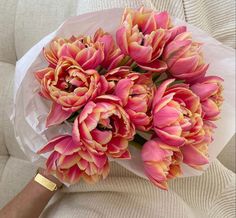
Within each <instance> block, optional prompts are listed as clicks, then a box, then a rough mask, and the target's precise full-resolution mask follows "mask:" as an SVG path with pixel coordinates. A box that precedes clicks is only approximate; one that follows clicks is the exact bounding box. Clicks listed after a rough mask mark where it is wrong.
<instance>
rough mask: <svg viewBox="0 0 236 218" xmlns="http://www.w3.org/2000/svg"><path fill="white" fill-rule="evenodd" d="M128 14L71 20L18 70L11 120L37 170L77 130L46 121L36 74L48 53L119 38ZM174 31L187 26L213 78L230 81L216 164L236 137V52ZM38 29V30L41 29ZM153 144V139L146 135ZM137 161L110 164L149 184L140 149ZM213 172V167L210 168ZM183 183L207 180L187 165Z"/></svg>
mask: <svg viewBox="0 0 236 218" xmlns="http://www.w3.org/2000/svg"><path fill="white" fill-rule="evenodd" d="M122 13H123V9H110V10H104V11H99V12H94V13H89V14H84V15H80V16H75V17H71V18H69V19H68V20H66V21H65V22H64V23H63V24H62V25H61V26H60V27H59V28H58V29H57V30H55V31H54V32H52V33H51V34H49V35H47V36H45V37H44V38H43V39H42V40H41V41H39V42H38V43H37V44H36V45H34V46H33V47H32V48H31V49H30V50H29V51H28V52H27V53H26V54H25V55H24V56H23V57H22V58H21V59H20V60H19V61H18V62H17V64H16V73H15V83H14V108H13V113H12V116H11V120H12V122H13V125H14V130H15V135H16V138H17V141H18V143H19V145H20V147H21V148H22V150H23V151H24V152H25V154H26V155H27V157H28V158H29V159H30V160H31V161H32V162H33V163H34V164H35V165H37V166H44V164H45V158H47V157H48V154H41V155H39V154H37V153H36V152H37V151H38V150H39V149H40V148H42V146H43V145H45V144H46V143H47V142H48V141H49V140H50V139H52V138H53V137H55V136H57V135H59V134H65V133H68V134H69V133H70V132H71V129H72V124H70V123H68V122H65V123H64V124H63V125H60V126H54V127H50V128H46V125H45V123H46V118H47V115H48V113H49V110H50V102H49V101H45V100H42V98H41V97H40V96H39V94H38V91H39V88H40V85H39V83H38V82H37V80H36V79H35V77H34V72H35V71H37V70H39V69H42V68H43V67H46V66H47V65H48V63H47V62H46V61H45V59H44V57H43V54H42V49H43V47H45V46H46V45H47V44H48V43H49V42H50V41H51V40H52V39H53V38H55V37H70V36H72V35H93V34H94V32H95V31H96V30H97V29H98V28H100V27H101V28H103V29H104V30H105V31H107V32H109V33H111V34H112V35H113V36H115V32H116V30H117V28H118V27H119V25H120V21H121V16H122ZM172 21H173V23H174V25H178V26H180V25H186V26H187V30H188V31H189V32H192V35H193V39H194V40H196V41H199V42H202V43H204V44H203V53H204V57H205V61H206V63H209V64H210V67H209V70H208V72H207V74H208V75H217V76H220V77H222V78H223V79H224V83H223V86H224V99H225V100H224V104H223V106H222V111H221V119H220V120H218V121H217V122H216V125H217V129H216V131H215V134H214V141H213V143H211V144H210V145H209V160H210V162H212V161H213V160H214V159H216V157H217V155H218V154H219V153H220V152H221V150H222V149H223V148H224V146H225V145H226V144H227V143H228V141H229V140H230V138H231V137H232V136H233V135H234V133H235V123H234V121H235V84H234V83H235V71H234V70H235V66H234V64H235V61H234V60H235V56H234V54H235V53H234V50H233V49H232V48H229V47H227V46H224V45H223V44H221V43H220V42H218V41H217V40H215V39H214V38H212V37H210V36H209V35H208V34H207V33H205V32H203V31H202V30H200V29H198V28H196V27H194V26H192V25H190V24H188V23H186V22H184V21H182V20H179V19H176V18H172ZM36 28H37V27H36ZM143 137H144V138H146V139H149V137H150V136H149V135H148V134H146V135H143ZM129 150H130V152H131V155H132V158H131V160H119V159H114V160H113V159H110V161H116V162H117V163H118V164H120V165H121V166H123V167H125V168H126V169H128V170H129V171H131V172H133V173H135V174H136V175H138V176H140V177H143V178H147V177H146V176H145V174H144V169H143V165H142V160H141V155H140V149H138V148H136V147H133V146H130V147H129ZM206 167H207V166H206ZM182 169H183V175H182V176H183V177H188V176H196V175H201V174H202V173H203V171H198V170H195V169H193V168H191V167H189V166H187V165H185V164H182Z"/></svg>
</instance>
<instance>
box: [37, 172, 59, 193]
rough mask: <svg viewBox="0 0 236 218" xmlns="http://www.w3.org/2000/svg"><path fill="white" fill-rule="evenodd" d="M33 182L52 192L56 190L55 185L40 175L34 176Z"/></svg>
mask: <svg viewBox="0 0 236 218" xmlns="http://www.w3.org/2000/svg"><path fill="white" fill-rule="evenodd" d="M34 181H35V182H37V183H39V184H40V185H42V186H43V187H45V188H46V189H48V190H50V191H52V192H53V191H56V190H57V184H56V183H54V182H52V181H51V180H49V179H47V178H46V177H44V176H42V175H41V174H40V173H37V174H36V176H35V177H34Z"/></svg>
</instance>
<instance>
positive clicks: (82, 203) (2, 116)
mask: <svg viewBox="0 0 236 218" xmlns="http://www.w3.org/2000/svg"><path fill="white" fill-rule="evenodd" d="M140 5H144V6H147V7H151V8H155V9H157V10H168V11H169V12H170V13H171V14H172V15H173V16H175V17H179V18H180V19H185V20H186V21H188V22H190V23H192V24H194V25H196V26H198V27H200V28H202V29H203V30H205V31H207V32H208V33H209V34H211V35H212V36H213V37H215V38H216V39H218V40H220V41H221V42H222V43H224V44H226V45H229V46H231V47H235V35H234V34H235V27H234V25H235V24H234V18H235V8H234V0H226V1H221V0H174V1H172V0H147V1H144V0H66V1H64V0H50V1H49V0H40V1H38V0H0V207H2V206H3V205H4V204H5V203H6V202H7V201H9V200H10V199H11V198H12V197H13V196H15V195H16V193H17V192H19V191H20V190H21V189H22V187H23V186H24V185H25V184H26V183H27V182H28V181H29V180H30V179H31V178H32V176H33V175H34V172H35V168H34V167H33V166H32V164H31V163H30V162H28V161H27V160H26V157H25V155H24V154H23V152H22V151H21V149H20V148H19V145H18V144H17V142H16V140H15V137H14V133H13V128H12V126H11V124H10V121H9V114H10V111H11V107H12V87H13V76H14V69H15V66H14V65H15V62H16V61H17V60H18V59H19V58H21V57H22V56H23V55H24V53H25V52H26V51H27V50H28V49H29V48H30V47H32V46H33V45H34V44H35V43H36V42H37V41H38V40H40V39H41V38H42V37H43V36H45V35H47V34H48V33H50V32H51V31H53V30H54V29H55V28H57V27H58V26H59V25H60V24H61V22H63V21H64V20H65V19H66V18H68V17H69V16H73V15H78V14H83V13H87V12H91V11H96V10H102V9H108V8H112V7H126V6H130V7H139V6H140ZM233 151H235V142H234V141H233V140H232V141H231V142H230V143H229V144H228V145H227V146H226V147H225V149H224V150H223V152H222V153H221V154H220V156H219V159H220V161H221V162H222V163H223V164H224V165H225V166H226V167H228V168H229V169H231V170H233V171H235V155H234V152H233ZM234 183H235V174H234V173H233V172H232V171H230V170H228V169H227V168H225V167H224V166H223V165H222V164H221V163H220V162H219V161H215V162H214V163H213V164H212V165H211V166H210V167H209V169H208V170H207V171H206V172H205V173H204V175H202V176H199V177H192V178H182V179H178V180H174V181H172V182H171V183H170V191H169V192H164V191H161V190H159V189H157V188H155V187H153V186H152V185H151V184H150V183H149V182H147V181H146V180H143V179H141V178H138V177H137V176H135V175H134V174H132V173H130V172H128V171H127V170H125V169H123V168H122V167H120V166H118V165H117V164H114V163H113V164H112V169H111V174H110V176H109V177H108V179H106V180H105V181H102V182H101V183H99V184H97V185H95V186H90V185H86V184H84V183H83V182H81V183H79V184H78V185H74V186H71V187H70V188H64V189H63V190H62V191H61V192H60V193H58V194H57V195H56V196H55V197H54V198H53V199H52V201H50V204H49V206H48V207H47V209H46V210H45V211H44V213H43V215H42V217H56V218H60V217H62V218H64V217H65V218H67V217H72V218H73V217H234V216H235V214H234V206H235V204H234V203H235V186H234Z"/></svg>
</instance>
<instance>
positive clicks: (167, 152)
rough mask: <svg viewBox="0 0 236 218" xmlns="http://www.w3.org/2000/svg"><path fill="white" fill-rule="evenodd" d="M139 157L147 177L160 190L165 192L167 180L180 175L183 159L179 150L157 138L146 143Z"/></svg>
mask: <svg viewBox="0 0 236 218" xmlns="http://www.w3.org/2000/svg"><path fill="white" fill-rule="evenodd" d="M141 155H142V160H143V162H144V170H145V173H146V175H147V177H148V178H149V179H150V181H151V182H152V183H153V184H154V185H156V186H158V187H159V188H161V189H164V190H167V189H168V185H167V180H168V179H172V178H176V177H178V176H180V175H181V174H182V171H181V167H180V163H181V162H182V159H183V157H182V154H181V152H180V150H179V149H178V148H174V147H171V146H169V145H167V144H165V143H164V142H162V141H161V140H160V139H158V138H153V139H151V140H149V141H147V142H146V143H145V144H144V146H143V148H142V151H141Z"/></svg>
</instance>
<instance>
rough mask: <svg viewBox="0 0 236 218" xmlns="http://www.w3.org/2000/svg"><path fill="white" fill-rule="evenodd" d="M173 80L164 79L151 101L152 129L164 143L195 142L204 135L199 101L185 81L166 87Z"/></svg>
mask: <svg viewBox="0 0 236 218" xmlns="http://www.w3.org/2000/svg"><path fill="white" fill-rule="evenodd" d="M173 81H174V80H173V79H170V80H166V81H165V82H163V83H162V84H161V85H160V87H159V88H158V89H157V91H156V93H155V97H154V100H153V109H152V113H153V128H154V131H155V132H156V134H157V136H158V137H159V138H160V139H161V140H162V141H163V142H164V143H166V144H168V145H170V146H174V147H180V146H183V145H184V144H188V143H197V142H199V141H202V140H203V139H204V137H205V132H204V130H203V128H202V127H203V120H202V117H201V113H202V110H201V104H200V99H199V97H198V96H197V95H196V94H194V93H193V92H192V91H191V90H190V89H189V87H188V85H187V84H176V85H173V86H170V87H168V86H169V85H170V84H171V83H172V82H173Z"/></svg>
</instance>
